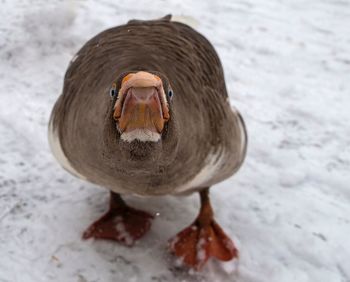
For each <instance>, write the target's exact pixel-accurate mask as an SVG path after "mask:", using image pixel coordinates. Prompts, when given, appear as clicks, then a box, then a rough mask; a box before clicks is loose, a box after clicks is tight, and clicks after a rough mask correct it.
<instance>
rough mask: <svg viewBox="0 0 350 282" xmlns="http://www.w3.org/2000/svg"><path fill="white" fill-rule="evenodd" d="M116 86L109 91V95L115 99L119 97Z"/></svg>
mask: <svg viewBox="0 0 350 282" xmlns="http://www.w3.org/2000/svg"><path fill="white" fill-rule="evenodd" d="M116 87H117V86H116V85H114V84H113V86H112V88H111V89H110V90H109V95H110V96H111V97H112V98H114V97H115V96H117V89H116Z"/></svg>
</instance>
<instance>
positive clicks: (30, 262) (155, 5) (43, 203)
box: [0, 0, 350, 282]
mask: <svg viewBox="0 0 350 282" xmlns="http://www.w3.org/2000/svg"><path fill="white" fill-rule="evenodd" d="M167 13H173V14H175V15H183V16H186V17H190V18H191V22H192V23H193V24H194V25H196V26H197V29H198V30H199V31H200V32H202V33H203V34H204V35H205V36H207V37H208V38H209V39H210V40H211V42H212V43H213V44H214V46H215V47H216V49H217V51H218V52H219V55H220V57H221V59H222V62H223V65H224V69H225V76H226V81H227V86H228V89H229V92H230V97H231V101H232V104H234V105H235V106H236V107H238V109H240V111H241V112H242V115H243V116H244V118H245V120H246V123H247V128H248V131H249V137H250V144H249V150H248V156H247V159H246V162H245V164H244V166H243V167H242V169H241V170H240V171H239V173H238V174H237V175H236V176H234V177H233V178H231V179H229V180H227V181H225V182H223V183H221V184H219V185H217V186H216V187H213V189H212V201H213V205H214V209H215V211H216V215H217V220H218V221H219V222H220V224H221V225H222V227H223V228H224V229H225V230H226V231H227V233H228V234H230V235H231V236H232V238H233V239H234V240H235V241H236V243H237V245H238V247H239V249H240V255H241V257H240V261H239V265H238V268H237V269H236V270H233V268H232V267H231V265H224V266H222V265H220V264H218V263H215V262H212V263H210V264H209V265H208V267H207V268H206V269H204V271H203V272H202V273H194V272H191V271H190V272H188V271H184V270H180V269H177V268H176V267H175V264H174V260H173V258H172V257H171V256H170V255H169V254H168V253H167V251H166V242H167V239H168V238H170V237H171V236H173V235H174V234H176V233H177V232H178V231H179V230H181V229H182V228H184V227H185V226H187V225H188V224H189V223H190V222H191V221H192V220H193V219H194V218H195V216H196V214H197V211H198V199H197V196H196V195H194V196H191V197H188V198H174V197H161V198H151V199H147V200H145V199H138V198H128V199H127V200H128V202H130V203H132V204H133V205H134V206H135V207H139V208H142V209H145V210H147V211H150V212H153V213H159V215H158V216H157V218H156V219H155V220H154V223H153V226H152V229H151V231H150V232H149V233H148V235H147V236H146V237H145V238H144V239H143V240H141V241H140V242H138V244H137V245H136V246H135V247H134V248H132V249H130V248H127V247H124V246H120V245H118V244H116V243H111V242H101V241H100V242H97V241H95V242H93V241H82V240H81V239H80V237H81V233H82V231H83V230H84V229H85V228H86V227H87V226H88V225H89V224H90V223H91V222H92V221H93V220H94V219H96V218H97V217H99V216H100V215H101V214H102V212H103V211H104V210H105V208H106V207H107V201H108V193H107V191H105V190H104V189H101V188H96V187H94V186H93V185H91V184H89V183H85V182H82V181H80V180H78V179H75V178H74V177H72V176H71V175H69V174H68V173H66V172H65V171H64V170H62V169H61V168H60V167H59V165H58V164H57V163H56V161H55V160H54V159H53V157H52V155H51V153H50V151H49V147H48V142H47V122H48V118H49V114H50V111H51V108H52V106H53V104H54V102H55V100H56V98H57V96H58V95H59V93H60V91H61V88H62V81H63V75H64V73H65V70H66V68H67V65H68V63H69V61H70V59H71V58H72V57H73V56H74V54H75V53H76V52H77V51H78V49H79V48H80V47H81V45H82V44H83V43H84V42H85V41H86V40H88V39H89V38H90V37H92V36H93V35H95V34H96V33H98V32H100V31H102V30H104V29H106V28H108V27H111V26H115V25H119V24H122V23H125V22H126V21H127V20H129V19H131V18H140V19H152V18H158V17H161V16H163V15H165V14H167ZM349 28H350V2H349V1H347V0H333V1H331V0H318V1H316V0H309V1H302V0H289V1H286V0H270V1H259V0H240V1H220V2H219V1H212V0H206V1H203V0H201V1H176V0H169V1H159V2H158V1H150V0H146V1H142V3H140V2H139V1H136V0H128V1H126V0H119V1H113V0H104V1H99V2H97V1H96V2H92V1H79V2H72V1H66V2H62V1H34V0H32V1H19V0H18V1H10V0H8V1H4V0H2V1H1V3H0V95H1V96H0V281H1V282H5V281H6V282H17V281H18V282H22V281H23V282H41V281H44V282H46V281H59V282H61V281H62V282H66V281H74V282H93V281H95V282H97V281H101V282H108V281H110V282H112V281H163V282H165V281H184V282H185V281H242V282H243V281H244V282H262V281H269V282H290V281H298V282H307V281H310V282H315V281H317V282H319V281H322V282H323V281H324V282H349V281H350V262H349V260H350V239H349V236H350V216H349V215H350V187H349V185H350V175H349V170H350V127H349V124H350V113H349V111H350V76H349V74H350V32H349V31H350V30H349Z"/></svg>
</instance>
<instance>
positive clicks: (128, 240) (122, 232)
mask: <svg viewBox="0 0 350 282" xmlns="http://www.w3.org/2000/svg"><path fill="white" fill-rule="evenodd" d="M115 224H116V225H115V229H116V230H117V231H118V232H119V234H118V239H119V240H123V241H124V242H125V244H126V245H127V246H132V245H133V244H134V239H133V238H132V236H131V235H130V234H129V232H128V231H127V230H126V228H125V224H124V222H123V219H122V217H119V216H118V217H117V218H116V220H115Z"/></svg>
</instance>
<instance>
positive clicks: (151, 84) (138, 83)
mask: <svg viewBox="0 0 350 282" xmlns="http://www.w3.org/2000/svg"><path fill="white" fill-rule="evenodd" d="M113 117H114V119H115V120H116V121H117V123H118V128H119V130H120V132H122V133H123V132H130V131H133V130H135V129H148V130H150V131H152V132H157V133H161V132H162V131H163V128H164V124H165V122H166V121H168V120H169V117H170V116H169V109H168V104H167V100H166V97H165V93H164V89H163V84H162V80H161V79H160V78H159V77H158V76H156V75H153V74H151V73H148V72H142V71H141V72H137V73H131V74H128V75H127V76H126V77H124V79H123V81H122V84H121V88H120V90H119V93H118V99H117V102H116V103H115V105H114V114H113Z"/></svg>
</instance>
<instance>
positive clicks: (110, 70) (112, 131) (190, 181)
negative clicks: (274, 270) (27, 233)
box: [48, 15, 247, 270]
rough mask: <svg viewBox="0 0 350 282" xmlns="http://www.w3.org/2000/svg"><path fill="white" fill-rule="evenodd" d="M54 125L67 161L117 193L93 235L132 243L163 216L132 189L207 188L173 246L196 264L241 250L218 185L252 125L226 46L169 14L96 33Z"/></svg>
mask: <svg viewBox="0 0 350 282" xmlns="http://www.w3.org/2000/svg"><path fill="white" fill-rule="evenodd" d="M48 127H49V128H48V133H49V144H50V147H51V150H52V153H53V155H54V157H55V158H56V159H57V161H58V163H59V164H60V165H61V166H62V167H63V168H64V169H65V170H67V171H68V172H69V173H71V174H72V175H74V176H76V177H78V178H80V179H83V180H85V181H88V182H91V183H94V184H96V185H98V186H101V187H104V188H106V189H107V190H109V193H110V200H109V208H108V211H107V212H106V213H105V214H104V215H102V216H101V217H100V218H99V219H97V220H96V221H95V222H94V223H92V224H91V225H90V226H89V227H88V228H87V229H86V230H85V231H84V232H83V235H82V238H83V239H90V238H93V239H102V240H112V241H115V242H118V243H121V244H124V245H127V246H130V247H131V246H133V245H134V243H135V242H136V241H137V240H140V239H141V237H143V236H144V235H145V234H146V233H147V231H149V229H150V228H151V224H152V220H153V218H154V215H153V214H151V213H149V212H147V211H143V210H139V209H135V208H133V207H131V206H130V205H128V204H127V203H126V201H125V200H124V199H123V196H125V195H130V196H132V195H134V196H147V197H157V196H164V195H172V196H179V195H180V196H181V195H183V196H186V195H190V194H193V193H197V194H199V199H200V210H199V213H198V216H197V217H196V218H195V219H194V221H193V223H192V224H190V225H189V226H187V227H185V228H184V229H183V230H182V231H180V232H179V233H178V234H176V235H175V236H174V237H173V238H170V239H169V244H168V246H169V250H170V253H171V254H173V255H174V256H175V257H177V258H179V259H180V260H181V261H182V262H183V265H184V266H186V267H189V268H192V269H195V270H200V269H202V267H203V266H204V265H205V264H206V263H207V261H208V260H209V259H210V258H211V257H213V258H215V259H217V260H220V261H230V260H233V259H237V258H238V256H239V252H238V250H237V247H236V245H235V244H234V243H233V241H232V240H231V239H230V238H229V236H228V235H227V234H226V233H225V232H224V230H223V228H222V227H221V226H220V225H219V224H218V222H217V221H216V220H215V217H214V212H213V208H212V205H211V201H210V195H209V191H210V189H211V187H212V186H213V185H215V184H217V183H219V182H221V181H223V180H225V179H227V178H229V177H231V176H232V175H234V174H235V173H236V172H237V171H238V170H239V168H240V167H241V165H242V163H243V161H244V159H245V156H246V151H247V131H246V127H245V123H244V120H243V118H242V116H241V115H240V113H239V111H238V110H237V109H236V108H235V107H233V106H231V105H230V101H229V97H228V94H227V89H226V84H225V78H224V72H223V68H222V64H221V62H220V59H219V57H218V55H217V52H216V51H215V49H214V47H213V46H212V44H211V43H210V42H209V41H208V40H207V39H206V38H205V37H204V36H203V35H201V34H200V33H199V32H197V31H196V30H195V29H193V28H192V27H190V26H188V25H186V24H184V23H181V22H177V21H173V20H172V16H171V15H167V16H165V17H163V18H160V19H156V20H146V21H144V20H131V21H129V22H128V23H127V24H124V25H120V26H117V27H113V28H110V29H107V30H105V31H102V32H101V33H99V34H97V35H96V36H94V37H93V38H92V39H90V40H89V41H87V42H86V43H85V44H84V45H83V46H82V48H81V49H80V50H79V51H78V53H77V54H76V55H75V56H74V58H73V59H72V61H71V62H70V65H69V66H68V69H67V71H66V74H65V77H64V84H63V91H62V93H61V95H60V96H59V97H58V99H57V101H56V103H55V105H54V107H53V109H52V113H51V117H50V121H49V126H48ZM222 192H223V193H224V191H222Z"/></svg>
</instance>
